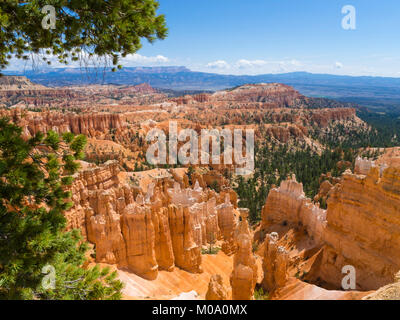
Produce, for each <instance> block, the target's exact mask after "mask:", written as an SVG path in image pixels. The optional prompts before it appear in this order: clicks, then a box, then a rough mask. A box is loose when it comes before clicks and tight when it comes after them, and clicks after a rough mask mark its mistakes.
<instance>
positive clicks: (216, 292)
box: [206, 274, 228, 300]
mask: <svg viewBox="0 0 400 320" xmlns="http://www.w3.org/2000/svg"><path fill="white" fill-rule="evenodd" d="M206 300H228V291H227V289H226V288H225V286H224V283H223V281H222V277H221V275H219V274H215V275H213V276H212V277H211V279H210V283H209V284H208V290H207V293H206Z"/></svg>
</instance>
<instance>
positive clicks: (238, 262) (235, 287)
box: [230, 209, 258, 300]
mask: <svg viewBox="0 0 400 320" xmlns="http://www.w3.org/2000/svg"><path fill="white" fill-rule="evenodd" d="M239 210H240V218H241V221H240V223H239V229H238V235H237V237H236V243H237V252H236V254H235V256H234V259H233V272H232V274H231V278H230V281H231V286H232V299H233V300H252V299H253V295H254V288H255V286H256V283H257V276H258V275H257V271H258V270H257V269H258V268H257V264H256V259H255V257H254V255H253V252H252V249H253V246H252V236H251V233H250V230H249V224H248V220H247V217H248V214H249V213H248V209H239Z"/></svg>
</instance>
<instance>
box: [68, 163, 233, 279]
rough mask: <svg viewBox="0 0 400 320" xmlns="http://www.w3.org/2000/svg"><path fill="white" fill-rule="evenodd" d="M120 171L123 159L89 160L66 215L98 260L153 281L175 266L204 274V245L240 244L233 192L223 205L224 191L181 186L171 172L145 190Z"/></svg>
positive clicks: (73, 187)
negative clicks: (121, 176)
mask: <svg viewBox="0 0 400 320" xmlns="http://www.w3.org/2000/svg"><path fill="white" fill-rule="evenodd" d="M118 174H119V166H118V162H117V161H109V162H107V163H105V164H104V165H101V166H94V165H89V164H88V165H86V168H85V169H84V170H82V171H80V172H79V173H78V174H77V175H76V177H75V181H74V183H73V186H72V187H71V191H72V194H73V197H72V200H73V202H74V206H73V207H72V208H71V210H69V211H68V212H67V213H66V217H67V220H68V228H67V229H68V230H70V229H73V228H78V229H81V230H82V233H83V235H84V237H85V238H86V239H87V240H88V241H89V242H91V243H93V244H94V245H95V249H96V261H97V262H102V263H108V264H116V265H117V266H118V267H120V268H126V269H128V270H130V271H131V272H134V273H136V274H138V275H140V276H141V277H143V278H146V279H151V280H152V279H155V278H157V275H158V271H159V270H167V271H172V270H173V269H174V268H175V267H178V268H181V269H184V270H186V271H189V272H193V273H199V272H202V267H201V261H202V259H201V248H202V246H203V245H207V244H208V243H215V242H216V241H218V240H220V239H222V240H226V241H225V242H227V243H229V245H230V246H232V247H234V244H233V242H234V239H233V235H234V230H235V228H236V225H237V222H236V220H235V219H236V217H235V214H234V207H233V205H232V204H231V203H230V194H231V192H229V191H227V192H226V193H225V203H223V204H222V205H219V206H217V199H219V198H220V195H219V194H217V193H215V192H214V191H211V190H209V189H206V190H205V189H203V188H201V187H200V185H199V183H195V185H194V186H193V188H191V187H189V188H181V185H180V184H179V183H177V182H176V181H174V179H173V178H170V177H168V176H167V177H165V178H162V179H158V180H157V179H156V182H154V183H151V184H150V185H148V187H147V191H146V192H142V191H141V190H140V189H137V188H132V186H130V185H128V184H124V183H122V182H121V181H120V180H119V178H118ZM224 208H225V209H224ZM221 210H222V211H221ZM228 220H229V222H228Z"/></svg>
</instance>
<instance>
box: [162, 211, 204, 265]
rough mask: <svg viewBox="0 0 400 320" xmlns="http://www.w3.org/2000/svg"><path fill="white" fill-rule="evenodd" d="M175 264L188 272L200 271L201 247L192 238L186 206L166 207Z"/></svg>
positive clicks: (189, 217) (189, 216)
mask: <svg viewBox="0 0 400 320" xmlns="http://www.w3.org/2000/svg"><path fill="white" fill-rule="evenodd" d="M168 220H169V226H170V232H171V240H172V247H173V251H174V256H175V265H176V266H178V267H180V268H181V269H184V270H187V271H189V272H201V271H202V270H201V247H199V246H198V245H197V244H196V242H195V241H194V239H193V233H192V230H193V229H192V222H191V215H190V212H189V208H188V207H182V206H179V207H176V206H175V205H171V206H169V207H168Z"/></svg>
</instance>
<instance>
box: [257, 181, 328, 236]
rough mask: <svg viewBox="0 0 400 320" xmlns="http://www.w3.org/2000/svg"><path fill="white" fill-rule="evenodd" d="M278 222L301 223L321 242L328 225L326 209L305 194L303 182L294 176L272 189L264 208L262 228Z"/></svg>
mask: <svg viewBox="0 0 400 320" xmlns="http://www.w3.org/2000/svg"><path fill="white" fill-rule="evenodd" d="M277 223H278V224H279V223H293V224H298V223H301V225H302V226H304V228H305V229H306V230H307V232H308V234H309V235H310V236H312V237H313V239H314V240H315V241H316V242H317V243H320V242H321V241H322V237H323V233H324V229H325V226H326V210H323V209H321V208H319V206H318V205H315V204H314V203H312V202H311V200H310V199H308V198H307V197H306V196H305V194H304V191H303V185H302V183H298V182H297V181H296V177H295V176H293V177H292V178H291V179H289V180H285V181H282V183H281V186H280V187H279V188H275V189H272V190H271V191H270V193H269V195H268V198H267V201H266V204H265V206H264V208H263V210H262V228H267V227H268V225H270V224H277Z"/></svg>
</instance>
